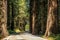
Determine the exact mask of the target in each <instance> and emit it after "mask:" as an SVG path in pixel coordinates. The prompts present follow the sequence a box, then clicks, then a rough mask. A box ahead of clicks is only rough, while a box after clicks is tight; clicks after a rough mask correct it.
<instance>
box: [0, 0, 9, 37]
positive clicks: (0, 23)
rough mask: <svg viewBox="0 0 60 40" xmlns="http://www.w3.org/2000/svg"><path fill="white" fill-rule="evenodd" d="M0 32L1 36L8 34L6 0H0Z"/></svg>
mask: <svg viewBox="0 0 60 40" xmlns="http://www.w3.org/2000/svg"><path fill="white" fill-rule="evenodd" d="M0 7H1V8H0V11H1V12H0V28H1V29H0V31H1V32H0V33H1V35H2V36H3V37H6V36H8V31H7V0H2V1H1V4H0Z"/></svg>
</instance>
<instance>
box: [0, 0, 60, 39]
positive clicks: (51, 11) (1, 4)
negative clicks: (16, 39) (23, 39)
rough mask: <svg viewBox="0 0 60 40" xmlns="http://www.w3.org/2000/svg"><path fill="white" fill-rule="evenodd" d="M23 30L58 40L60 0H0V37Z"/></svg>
mask: <svg viewBox="0 0 60 40" xmlns="http://www.w3.org/2000/svg"><path fill="white" fill-rule="evenodd" d="M24 32H28V33H31V34H33V35H40V36H41V37H43V38H47V39H48V40H60V0H0V38H5V37H6V36H9V35H10V34H15V33H18V34H19V33H24Z"/></svg>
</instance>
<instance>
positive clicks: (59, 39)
mask: <svg viewBox="0 0 60 40" xmlns="http://www.w3.org/2000/svg"><path fill="white" fill-rule="evenodd" d="M41 37H43V38H46V37H44V36H43V35H42V36H41ZM47 39H48V40H60V34H56V35H55V34H52V35H50V36H49V37H48V38H47Z"/></svg>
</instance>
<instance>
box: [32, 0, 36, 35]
mask: <svg viewBox="0 0 60 40" xmlns="http://www.w3.org/2000/svg"><path fill="white" fill-rule="evenodd" d="M31 13H32V34H35V18H36V0H33V1H32V11H31Z"/></svg>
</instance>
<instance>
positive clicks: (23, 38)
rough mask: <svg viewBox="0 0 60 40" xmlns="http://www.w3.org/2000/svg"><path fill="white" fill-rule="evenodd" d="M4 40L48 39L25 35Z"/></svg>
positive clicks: (11, 36) (12, 36)
mask: <svg viewBox="0 0 60 40" xmlns="http://www.w3.org/2000/svg"><path fill="white" fill-rule="evenodd" d="M2 40H46V39H44V38H41V37H38V36H34V35H32V34H29V33H23V34H20V35H10V36H8V37H6V38H4V39H2Z"/></svg>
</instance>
